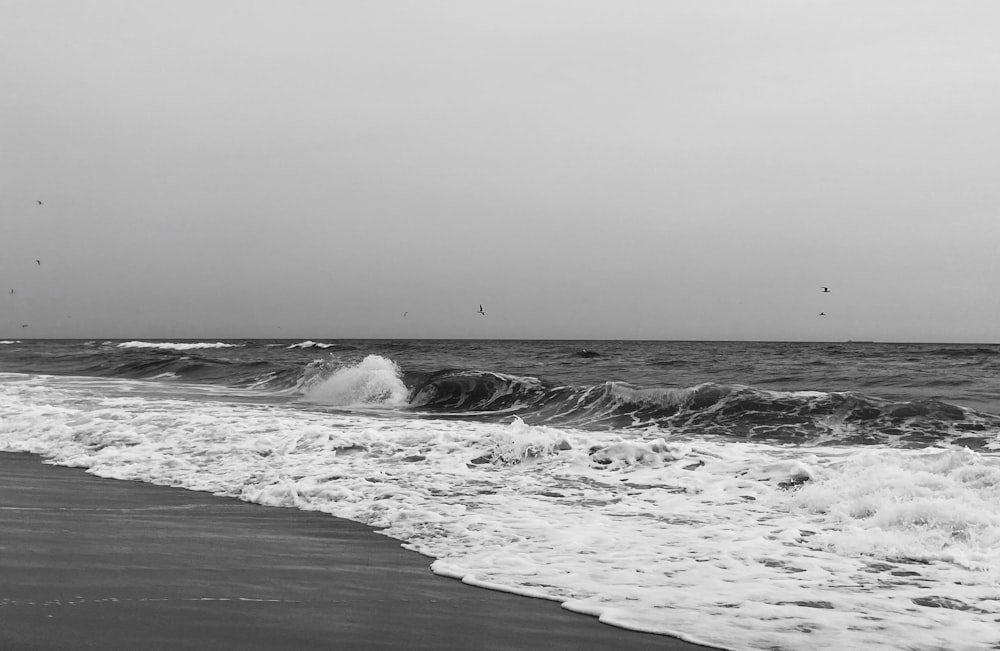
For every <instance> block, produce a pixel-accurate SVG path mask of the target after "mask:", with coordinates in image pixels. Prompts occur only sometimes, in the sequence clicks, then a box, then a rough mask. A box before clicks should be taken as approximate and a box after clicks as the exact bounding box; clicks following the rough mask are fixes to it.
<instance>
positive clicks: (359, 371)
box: [303, 355, 409, 408]
mask: <svg viewBox="0 0 1000 651" xmlns="http://www.w3.org/2000/svg"><path fill="white" fill-rule="evenodd" d="M408 393H409V391H408V390H407V388H406V385H405V384H403V380H402V378H401V373H400V370H399V367H398V366H397V365H396V363H395V362H393V361H392V360H390V359H386V358H385V357H381V356H379V355H368V356H367V357H365V358H364V359H363V360H361V361H360V362H358V363H357V364H354V365H351V366H345V367H342V368H339V369H337V370H335V371H334V372H333V374H332V375H330V376H328V377H326V378H324V379H320V380H317V381H315V382H313V383H312V384H310V385H309V386H308V387H306V388H305V389H304V391H303V399H304V400H305V401H307V402H313V403H318V404H323V405H330V406H333V407H389V408H396V407H404V406H406V404H407V401H406V397H407V395H408Z"/></svg>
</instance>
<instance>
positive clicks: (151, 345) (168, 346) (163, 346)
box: [118, 341, 237, 350]
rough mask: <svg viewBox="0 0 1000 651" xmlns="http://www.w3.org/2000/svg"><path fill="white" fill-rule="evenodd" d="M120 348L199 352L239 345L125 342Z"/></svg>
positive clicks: (218, 342) (219, 342)
mask: <svg viewBox="0 0 1000 651" xmlns="http://www.w3.org/2000/svg"><path fill="white" fill-rule="evenodd" d="M118 347H119V348H159V349H161V350H198V349H201V348H236V347H237V344H225V343H222V342H221V341H217V342H215V343H208V342H194V343H171V342H150V341H124V342H122V343H120V344H118Z"/></svg>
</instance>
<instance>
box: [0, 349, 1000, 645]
mask: <svg viewBox="0 0 1000 651" xmlns="http://www.w3.org/2000/svg"><path fill="white" fill-rule="evenodd" d="M335 378H336V379H335ZM374 378H380V379H379V380H377V381H374V385H375V386H381V385H383V384H384V386H388V387H393V386H395V381H396V380H398V376H397V370H396V369H395V368H394V365H392V364H391V363H390V362H388V360H385V359H384V358H380V357H376V356H372V357H369V358H366V359H365V360H363V361H362V362H361V363H359V364H356V365H353V366H350V367H344V368H342V369H339V370H337V371H335V372H334V373H333V374H332V375H331V376H330V377H329V378H327V379H326V380H325V381H324V382H322V383H321V384H319V385H317V387H319V386H323V385H324V384H327V383H328V382H330V381H333V382H332V385H333V386H332V387H328V390H329V393H328V395H330V396H333V397H334V399H337V400H339V399H340V398H338V396H341V397H342V396H347V397H348V398H347V399H348V401H354V400H358V398H357V396H358V395H376V396H392V395H393V392H392V390H388V391H387V392H386V391H383V390H375V391H374V392H366V391H361V392H360V393H358V392H357V391H356V389H357V387H361V386H365V385H367V384H368V383H369V381H371V380H373V379H374ZM147 385H150V386H152V385H154V383H146V384H143V383H140V382H137V381H125V380H101V381H89V380H86V379H81V378H55V377H51V376H49V377H39V376H17V375H13V374H3V375H0V449H5V450H19V451H27V452H34V453H37V454H42V455H45V456H48V457H50V458H52V459H53V460H54V461H55V462H56V463H61V464H66V465H73V466H80V467H84V468H88V469H89V470H90V472H93V473H95V474H98V475H101V476H105V477H114V478H119V479H131V480H142V481H149V482H154V483H159V484H167V485H173V486H183V487H187V488H191V489H195V490H205V491H211V492H214V493H218V494H221V495H230V496H234V497H239V498H241V499H244V500H249V501H254V502H258V503H261V504H267V505H272V506H285V507H294V508H300V509H309V510H318V511H323V512H327V513H331V514H333V515H337V516H340V517H345V518H349V519H352V520H356V521H359V522H364V523H367V524H370V525H372V526H375V527H378V528H381V529H383V530H384V532H385V533H386V534H388V535H391V536H393V537H396V538H398V539H400V540H401V541H403V542H404V544H405V545H406V546H407V547H409V548H412V549H415V550H418V551H420V552H423V553H425V554H427V555H429V556H432V557H434V558H435V559H437V560H435V561H434V563H433V566H432V568H433V570H434V571H435V572H438V573H440V574H443V575H447V576H453V577H457V578H460V579H461V580H463V581H465V582H467V583H470V584H474V585H482V586H485V587H491V588H495V589H502V590H507V591H510V592H515V593H519V594H530V595H532V596H538V597H544V598H547V599H552V600H556V601H559V602H561V603H563V604H564V605H565V607H567V608H569V609H571V610H574V611H578V612H583V613H588V614H591V615H595V616H598V617H600V618H601V620H602V621H605V622H607V623H610V624H615V625H618V626H622V627H626V628H632V629H637V630H644V631H650V632H659V633H671V634H676V635H679V636H681V637H684V638H686V639H689V640H695V641H701V642H705V643H708V644H711V645H714V646H719V647H723V648H731V649H745V648H759V649H801V648H816V649H843V648H881V649H939V648H951V649H980V648H989V647H990V646H991V645H995V644H996V643H997V642H998V641H1000V634H998V632H997V630H996V619H997V618H998V617H1000V575H998V572H1000V539H998V535H1000V522H998V521H997V516H996V506H995V505H996V504H997V501H998V499H1000V495H998V486H1000V460H998V459H997V457H995V456H990V455H988V454H980V453H976V452H971V451H968V450H961V449H940V448H939V449H935V450H899V449H884V448H883V449H849V448H843V447H822V446H816V447H812V448H801V447H798V448H792V447H788V446H779V445H770V444H766V443H748V442H739V441H720V440H704V439H702V440H699V439H692V438H689V439H680V440H679V439H676V438H674V437H670V436H669V433H667V432H663V431H660V432H656V431H652V430H650V431H643V432H636V433H635V434H636V438H634V439H631V440H629V439H628V438H627V437H626V436H625V435H624V434H623V433H622V432H620V431H619V432H595V431H586V430H578V429H572V428H559V429H554V428H548V427H540V426H532V425H527V424H525V423H523V422H520V421H514V422H513V423H510V424H500V423H480V422H474V421H460V420H448V419H445V420H435V419H429V418H404V417H402V416H401V412H395V411H385V412H383V413H384V415H382V416H373V415H370V414H367V413H360V412H349V411H348V412H333V413H331V412H329V411H322V410H309V409H308V408H304V407H305V406H303V408H295V409H291V408H280V407H276V406H275V405H272V404H253V403H250V402H241V401H237V400H234V401H229V402H227V401H226V400H225V399H224V397H223V396H220V395H219V394H217V393H207V394H206V395H205V396H204V397H203V398H201V399H198V398H197V397H196V396H195V395H194V394H193V393H192V394H190V395H191V397H189V398H184V399H181V398H177V397H169V398H166V397H160V398H156V397H151V396H150V395H148V394H144V393H142V391H143V389H142V388H143V387H145V386H147ZM337 386H339V387H342V388H343V390H341V389H337V388H336V387H337ZM116 387H117V388H116ZM95 388H98V389H99V390H95ZM171 388H172V387H171ZM397 388H398V387H397ZM185 390H186V391H189V392H193V391H194V390H195V388H194V387H188V388H186V389H185ZM324 390H327V389H324ZM396 395H397V396H398V395H399V394H396ZM352 396H353V397H352ZM661 439H662V440H661ZM623 444H630V445H623ZM595 450H596V451H601V450H603V451H604V454H605V455H606V456H607V458H610V459H611V460H612V463H608V464H600V463H595V462H594V458H593V457H594V454H596V452H594V453H593V454H592V451H595ZM487 452H491V453H493V454H494V456H496V457H497V458H498V459H499V462H495V463H494V462H491V463H476V460H477V459H478V458H480V457H482V456H483V455H484V453H487Z"/></svg>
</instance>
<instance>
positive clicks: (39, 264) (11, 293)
mask: <svg viewBox="0 0 1000 651" xmlns="http://www.w3.org/2000/svg"><path fill="white" fill-rule="evenodd" d="M35 203H37V204H38V205H39V206H42V205H44V204H43V203H42V200H41V199H36V200H35ZM35 264H36V265H37V266H39V267H41V266H42V261H41V260H35ZM16 294H17V292H16V291H14V289H13V288H11V290H10V295H11V296H14V295H16ZM21 327H22V328H30V327H31V324H30V323H22V324H21Z"/></svg>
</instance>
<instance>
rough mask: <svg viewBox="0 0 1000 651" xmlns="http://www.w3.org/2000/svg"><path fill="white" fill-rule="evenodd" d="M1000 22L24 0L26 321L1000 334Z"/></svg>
mask: <svg viewBox="0 0 1000 651" xmlns="http://www.w3.org/2000/svg"><path fill="white" fill-rule="evenodd" d="M998 30H1000V3H998V2H993V1H992V0H981V1H977V2H963V1H961V0H959V1H954V0H950V1H948V2H921V1H919V0H906V1H903V0H899V1H895V2H880V1H872V0H864V1H862V0H858V1H839V2H832V1H831V2H826V1H819V0H816V1H810V0H788V1H775V0H761V1H736V0H733V1H730V2H717V1H713V0H699V1H698V2H688V1H684V2H679V1H678V2H671V1H666V0H655V1H649V2H627V1H626V2H619V1H611V0H606V1H603V2H596V1H591V0H566V1H565V2H551V1H545V0H531V1H525V2H515V1H510V0H503V1H495V0H494V1H490V2H480V1H475V0H454V1H452V2H440V1H433V0H431V1H428V0H421V1H420V2H410V1H403V0H400V1H398V2H378V1H372V2H360V1H354V2H348V1H340V2H337V1H327V0H316V1H299V2H287V1H281V2H279V1H277V0H274V1H271V2H254V1H247V0H232V1H216V2H200V1H199V2H195V1H178V0H170V1H169V2H168V1H162V2H158V1H142V2H136V1H135V0H121V1H105V0H96V1H95V0H91V1H89V2H77V1H75V0H65V1H46V0H0V88H2V92H0V287H2V288H3V292H2V294H0V339H2V338H11V337H21V336H25V335H28V334H29V333H30V334H31V335H32V336H36V337H108V338H111V337H136V338H141V337H148V338H152V337H165V338H174V337H176V338H181V337H209V338H222V337H308V338H314V339H318V338H325V337H483V338H492V337H525V338H612V339H618V338H623V339H628V338H640V339H642V338H651V339H785V340H843V339H876V340H893V341H970V342H976V341H978V342H997V341H1000V292H998V287H997V280H998V279H1000V182H998V177H997V173H998V170H1000V117H998V116H1000V45H998V38H997V35H998V33H1000V32H998ZM37 200H41V201H43V205H38V204H37V203H36V201H37ZM36 259H40V260H41V261H42V264H41V266H39V265H37V264H36V263H35V260H36ZM822 285H828V286H829V287H830V288H831V290H832V291H831V293H829V294H821V293H820V286H822ZM10 289H14V290H15V292H16V293H15V294H14V295H13V296H12V295H10V293H9V292H10ZM480 303H482V304H483V305H484V306H485V308H486V312H487V316H486V317H482V316H480V315H478V314H476V311H477V310H478V307H479V304H480ZM404 311H408V312H409V314H408V315H407V316H406V317H405V318H403V316H402V314H403V312H404ZM821 311H822V312H826V314H827V316H825V317H820V316H819V312H821ZM22 323H28V324H31V327H30V329H22V328H21V327H20V325H21V324H22Z"/></svg>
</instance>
